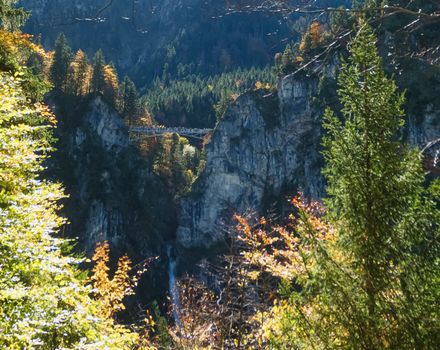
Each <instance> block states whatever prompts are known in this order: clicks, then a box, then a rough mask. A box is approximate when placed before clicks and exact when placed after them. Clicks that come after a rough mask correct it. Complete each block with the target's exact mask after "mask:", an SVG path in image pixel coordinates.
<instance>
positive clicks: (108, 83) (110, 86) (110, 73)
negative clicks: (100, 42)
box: [102, 62, 119, 107]
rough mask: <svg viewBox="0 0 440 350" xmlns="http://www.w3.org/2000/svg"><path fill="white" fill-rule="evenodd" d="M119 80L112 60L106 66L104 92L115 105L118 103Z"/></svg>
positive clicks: (107, 98)
mask: <svg viewBox="0 0 440 350" xmlns="http://www.w3.org/2000/svg"><path fill="white" fill-rule="evenodd" d="M118 92H119V81H118V75H117V73H116V68H115V66H114V65H113V63H112V62H110V64H106V65H105V66H104V87H103V91H102V94H103V95H104V97H105V98H106V100H107V102H109V103H110V104H111V105H112V106H113V107H116V106H117V104H118V97H119V96H118Z"/></svg>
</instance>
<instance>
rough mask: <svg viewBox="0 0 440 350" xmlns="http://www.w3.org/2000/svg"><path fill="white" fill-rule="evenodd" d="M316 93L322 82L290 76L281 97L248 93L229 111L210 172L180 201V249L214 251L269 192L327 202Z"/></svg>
mask: <svg viewBox="0 0 440 350" xmlns="http://www.w3.org/2000/svg"><path fill="white" fill-rule="evenodd" d="M317 91H318V79H317V78H316V77H315V78H303V77H300V78H299V77H296V76H295V75H289V76H286V77H285V78H283V79H282V80H281V82H280V84H279V87H278V91H277V92H274V93H271V94H264V92H260V91H253V92H249V93H247V94H244V95H242V96H240V97H239V98H238V99H237V100H236V101H235V102H234V103H233V104H232V105H231V106H230V107H229V108H228V110H227V112H226V114H225V116H224V119H223V120H222V121H221V122H220V123H219V125H218V127H217V128H216V130H215V131H214V134H213V135H212V139H211V142H210V143H209V144H208V145H207V146H206V153H207V163H206V168H205V170H204V172H203V174H202V175H201V177H200V178H199V180H198V181H197V183H196V184H195V185H194V188H193V193H192V194H191V196H190V197H188V198H186V199H185V200H184V201H183V203H182V211H183V213H182V217H181V223H180V227H179V229H178V231H177V239H178V241H179V243H181V244H182V245H183V246H185V247H191V246H200V245H204V246H210V245H212V244H213V243H215V242H217V241H219V240H220V239H221V237H222V230H221V226H223V225H227V224H228V221H229V218H230V215H231V214H232V213H233V212H238V213H244V212H246V211H247V210H249V209H252V210H255V211H256V212H260V211H261V209H262V208H263V206H264V203H263V202H264V200H265V196H267V195H268V194H270V195H274V196H280V195H282V194H283V191H284V190H286V189H301V190H302V191H304V192H305V193H307V194H309V195H311V196H313V197H320V196H322V194H323V189H324V182H323V178H322V176H321V174H320V168H321V165H322V159H321V156H320V153H319V144H320V137H321V131H320V130H321V127H320V124H321V120H320V116H321V113H320V110H319V108H317V107H315V106H314V105H313V103H312V101H313V97H314V96H315V95H316V93H317Z"/></svg>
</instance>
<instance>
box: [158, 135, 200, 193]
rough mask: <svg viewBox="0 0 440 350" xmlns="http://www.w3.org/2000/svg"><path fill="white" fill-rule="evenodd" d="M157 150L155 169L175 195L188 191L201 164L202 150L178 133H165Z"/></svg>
mask: <svg viewBox="0 0 440 350" xmlns="http://www.w3.org/2000/svg"><path fill="white" fill-rule="evenodd" d="M158 142H159V145H158V147H157V149H156V150H155V155H154V165H153V169H154V172H155V173H156V174H158V175H159V176H161V177H162V179H163V180H164V181H165V182H166V183H167V187H168V188H170V189H172V191H173V193H174V194H175V196H181V195H183V194H185V193H186V192H188V190H189V189H190V187H191V185H192V182H193V181H194V180H195V178H196V175H197V171H198V169H199V166H200V157H201V155H200V151H199V150H198V149H196V148H195V147H193V146H191V145H190V144H189V142H188V140H187V139H185V138H183V137H180V136H179V135H177V134H168V135H164V136H163V137H162V138H161V139H160V140H159V141H158Z"/></svg>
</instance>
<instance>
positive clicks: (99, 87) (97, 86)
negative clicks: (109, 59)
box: [92, 50, 106, 94]
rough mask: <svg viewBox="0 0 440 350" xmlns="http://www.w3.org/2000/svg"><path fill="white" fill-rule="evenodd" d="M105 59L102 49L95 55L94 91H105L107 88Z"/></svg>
mask: <svg viewBox="0 0 440 350" xmlns="http://www.w3.org/2000/svg"><path fill="white" fill-rule="evenodd" d="M105 65H106V64H105V59H104V55H103V53H102V51H101V50H98V51H97V52H96V54H95V56H94V57H93V75H92V92H93V93H95V94H97V93H101V94H102V93H103V92H104V88H105V72H104V70H105Z"/></svg>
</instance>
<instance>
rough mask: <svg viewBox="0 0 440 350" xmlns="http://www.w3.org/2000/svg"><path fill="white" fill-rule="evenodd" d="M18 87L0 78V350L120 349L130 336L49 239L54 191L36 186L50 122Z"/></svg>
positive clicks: (58, 243) (57, 194)
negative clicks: (104, 310)
mask: <svg viewBox="0 0 440 350" xmlns="http://www.w3.org/2000/svg"><path fill="white" fill-rule="evenodd" d="M20 83H21V82H20V80H19V79H17V78H14V77H11V76H10V75H7V74H4V73H1V74H0V101H1V104H0V141H1V142H0V144H1V147H0V154H1V157H0V159H1V162H0V189H1V190H0V212H1V214H0V266H1V269H0V305H1V308H0V347H1V348H4V349H31V348H32V349H58V348H77V349H80V348H81V349H84V348H89V349H102V348H109V349H124V348H127V349H128V348H130V346H131V345H132V344H133V343H134V341H135V340H136V335H135V334H132V333H130V332H129V331H128V330H127V329H125V328H124V327H120V326H116V325H114V323H113V321H112V320H111V319H106V318H103V317H102V316H101V315H102V312H101V309H100V307H101V306H100V304H99V303H98V302H97V301H94V300H92V299H91V298H90V296H89V295H90V292H91V288H89V287H86V286H85V285H84V281H83V280H82V279H81V278H80V274H79V272H78V271H77V270H76V268H75V267H74V266H73V265H75V264H78V263H79V262H80V261H78V260H77V259H74V258H71V257H66V256H63V255H62V254H61V247H62V245H63V244H64V241H63V240H61V239H58V238H54V236H53V235H54V233H55V232H56V231H57V230H58V228H59V227H60V225H61V224H63V220H62V219H61V218H60V217H59V216H58V215H57V211H58V209H59V205H58V204H57V202H58V201H59V199H61V198H62V196H63V195H62V192H61V189H60V186H59V185H58V184H51V183H48V182H46V181H42V180H40V179H39V173H40V171H41V170H42V165H41V162H42V161H43V159H44V157H45V156H46V155H47V153H48V151H50V144H49V138H48V131H49V130H48V129H49V125H50V124H49V121H50V119H51V118H52V117H51V115H50V114H49V113H48V112H47V111H46V110H45V109H44V107H42V106H37V107H35V106H33V105H32V104H30V103H29V102H28V101H27V99H26V97H25V95H24V92H23V90H22V88H21V87H20Z"/></svg>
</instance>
